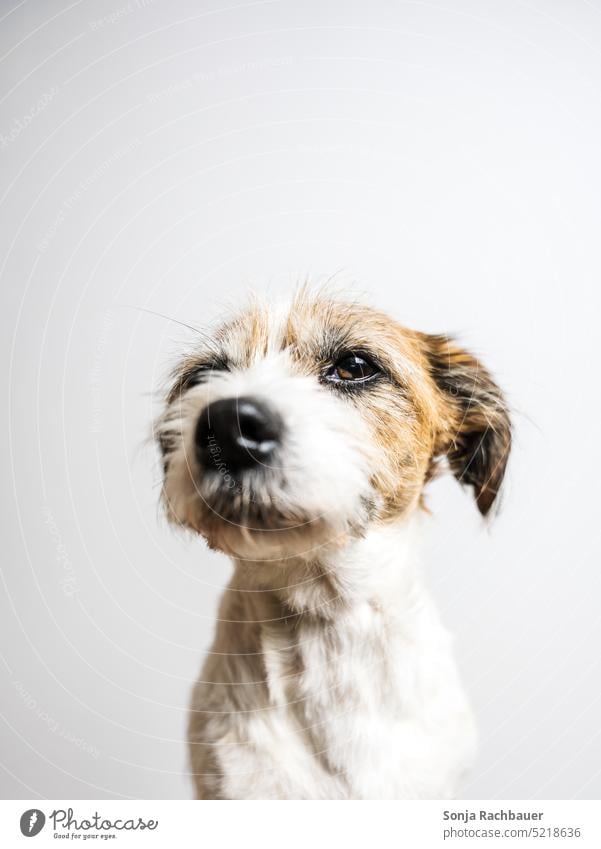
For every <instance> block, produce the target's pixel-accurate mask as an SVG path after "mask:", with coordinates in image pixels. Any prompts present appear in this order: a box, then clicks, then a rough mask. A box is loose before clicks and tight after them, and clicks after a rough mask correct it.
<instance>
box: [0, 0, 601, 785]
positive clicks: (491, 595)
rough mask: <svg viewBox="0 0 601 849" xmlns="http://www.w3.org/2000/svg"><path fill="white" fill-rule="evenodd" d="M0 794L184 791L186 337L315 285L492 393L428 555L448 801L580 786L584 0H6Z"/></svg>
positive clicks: (592, 179)
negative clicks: (481, 437)
mask: <svg viewBox="0 0 601 849" xmlns="http://www.w3.org/2000/svg"><path fill="white" fill-rule="evenodd" d="M1 9H2V14H3V15H4V18H3V20H2V22H1V31H2V46H1V53H0V57H1V58H0V71H1V72H2V80H1V83H0V99H1V104H0V109H1V110H2V113H1V117H0V155H1V158H2V166H3V168H2V177H1V183H0V213H1V216H2V221H1V224H0V264H1V265H0V274H1V282H2V304H1V306H0V320H1V321H2V325H3V327H2V332H1V335H0V346H1V358H2V363H3V366H4V367H3V370H2V371H3V375H2V382H3V386H2V388H3V393H4V394H3V397H4V398H5V399H6V410H7V421H6V422H5V423H3V424H6V430H5V433H4V434H3V437H2V450H3V452H5V454H4V460H3V465H2V469H3V474H2V499H3V500H2V512H1V515H2V517H3V536H2V558H1V559H2V580H3V582H4V585H3V589H2V594H1V597H0V628H1V630H2V639H1V644H0V650H1V653H2V654H1V657H0V676H1V681H2V699H1V711H2V716H3V719H2V721H0V762H1V766H0V791H1V794H2V795H4V796H8V797H24V796H26V797H37V796H45V797H48V796H50V797H53V798H57V797H64V798H97V797H105V796H106V797H116V798H119V797H146V798H161V797H165V798H187V797H189V795H190V793H191V787H190V783H189V781H188V779H187V777H186V775H185V772H186V769H187V766H186V752H185V746H184V742H183V740H184V733H185V721H186V704H187V699H188V694H189V690H190V686H191V682H192V680H193V679H194V676H195V675H196V673H197V670H198V667H199V664H200V661H201V658H202V655H203V652H204V651H205V650H206V648H207V646H208V643H209V640H210V638H211V633H212V627H213V622H214V618H215V608H216V602H217V599H218V596H219V593H220V590H221V588H222V586H223V584H224V583H225V581H226V579H227V575H228V572H229V570H228V565H227V562H226V561H225V558H223V557H220V556H218V555H215V554H210V553H208V552H207V551H206V549H205V548H204V545H203V543H202V542H201V541H199V540H197V541H194V540H192V541H190V540H185V539H182V538H178V537H177V536H176V535H175V534H174V533H173V532H172V531H171V530H170V529H169V528H168V527H166V525H165V523H164V520H162V518H161V515H160V512H159V510H158V507H157V501H158V487H159V480H160V469H159V465H158V462H157V457H156V455H155V453H154V449H153V448H152V446H151V445H149V444H148V442H145V440H147V437H148V434H149V432H150V423H151V420H152V417H153V415H154V414H155V413H156V410H157V391H158V390H160V387H161V385H162V381H163V380H164V378H165V375H166V373H167V370H168V367H169V366H170V364H171V363H172V362H173V358H174V356H175V355H176V354H177V351H178V350H179V349H180V348H181V346H182V344H183V343H185V342H186V341H188V340H189V338H190V335H189V334H188V333H187V332H186V330H185V329H184V328H182V327H180V326H178V325H176V324H174V323H172V322H169V321H167V320H163V319H161V318H159V317H157V316H154V315H152V314H149V313H146V312H142V311H141V310H140V308H145V309H148V310H153V311H156V312H159V313H164V314H166V315H168V316H172V317H174V318H176V319H180V320H183V321H187V322H196V323H199V324H204V323H205V322H207V321H208V320H210V319H211V318H212V317H213V316H215V315H216V314H218V313H219V311H220V310H221V309H222V308H223V306H224V304H228V303H231V302H232V301H233V302H234V303H236V302H238V301H239V300H240V298H241V297H242V296H243V294H244V293H245V292H246V291H247V289H248V288H249V287H251V286H252V287H255V288H257V289H259V290H261V291H265V290H267V291H269V292H272V293H274V294H280V293H284V292H287V291H290V290H291V288H292V287H293V285H294V284H295V282H297V281H298V280H300V279H304V278H305V277H307V276H308V277H309V278H311V279H313V280H315V281H320V280H323V279H324V278H326V277H328V276H330V275H332V274H334V273H336V274H337V275H338V280H339V281H341V282H343V283H344V284H348V285H350V286H354V287H355V288H356V289H358V290H359V291H362V292H365V293H366V294H367V297H368V299H369V300H370V301H372V302H373V303H375V304H377V305H378V306H381V307H384V308H386V309H388V310H390V311H391V312H392V313H393V314H394V315H395V316H396V317H397V318H399V319H400V320H402V321H403V322H405V323H406V324H408V325H410V326H413V327H416V328H418V329H421V330H427V331H439V332H456V333H459V334H460V337H461V339H462V340H463V341H464V342H465V344H467V345H468V346H470V347H471V348H473V349H474V350H475V351H477V352H478V353H479V354H480V355H481V356H482V358H483V360H484V362H485V363H486V364H487V365H488V366H489V367H490V368H491V369H492V370H493V372H494V373H495V375H496V376H497V378H498V380H499V382H500V383H501V385H502V386H503V387H504V388H505V389H506V391H507V394H508V396H509V399H510V401H511V404H512V408H513V409H514V419H515V430H516V438H515V450H514V454H513V458H512V462H511V466H510V470H509V480H508V485H507V488H506V492H505V499H504V509H503V512H502V513H501V516H500V517H499V518H498V519H497V521H496V522H495V523H494V524H493V525H492V526H491V528H490V530H486V529H484V528H483V525H482V523H481V521H480V520H479V518H478V516H477V513H476V510H475V507H474V505H473V503H472V502H471V501H470V499H469V497H468V496H467V495H466V494H463V493H462V492H461V491H460V489H459V487H458V486H457V484H456V483H455V482H454V481H452V480H450V479H448V480H445V481H440V482H437V483H436V484H435V485H434V486H432V487H431V492H430V498H429V503H430V506H431V508H432V510H433V516H432V518H431V519H429V520H428V521H427V522H426V537H425V539H424V545H423V560H424V569H425V570H426V571H427V573H428V577H429V582H430V584H431V586H432V589H433V592H434V594H435V596H436V598H437V599H438V602H439V604H440V606H441V608H442V612H443V616H444V619H445V621H446V622H447V624H448V625H449V627H450V628H451V629H452V630H453V631H454V633H455V634H456V647H457V653H458V658H459V662H460V666H461V669H462V672H463V675H464V678H465V682H466V686H467V688H468V690H469V692H470V694H471V697H472V701H473V704H474V707H475V710H476V714H477V717H478V723H479V727H480V732H481V738H482V740H481V749H480V756H479V761H478V763H477V766H476V769H475V770H474V772H473V773H472V775H471V777H470V779H469V782H468V785H467V787H466V790H465V795H466V796H468V797H470V796H471V797H473V798H479V797H483V798H487V797H491V798H514V799H515V798H530V797H540V798H559V797H572V796H575V797H583V798H591V797H595V796H597V797H598V796H599V793H601V757H600V755H601V733H600V728H599V715H600V714H601V704H600V703H601V683H600V682H601V676H600V667H599V643H600V637H601V633H600V632H601V625H600V621H599V592H600V589H601V577H600V568H599V567H600V562H599V561H600V558H599V522H600V520H599V503H598V502H599V499H598V492H597V480H598V473H599V459H598V430H599V367H598V362H597V352H598V345H597V344H596V342H597V337H598V328H599V317H598V314H597V312H598V297H597V291H598V288H597V287H598V285H599V272H600V267H601V262H600V258H601V257H600V255H601V248H600V242H599V223H600V214H601V165H600V161H601V156H600V151H601V70H600V67H601V3H600V2H599V0H590V2H587V0H563V1H562V2H559V0H533V2H521V1H520V0H503V2H501V0H496V2H494V0H490V2H486V0H485V2H477V1H476V0H472V2H470V0H439V2H437V3H428V2H421V0H416V2H400V0H399V2H384V0H379V2H378V0H376V2H369V3H367V2H363V3H358V2H343V0H330V2H326V3H323V2H317V0H315V2H312V0H310V1H309V2H302V3H300V2H293V0H266V2H264V1H263V0H262V1H261V2H253V3H240V4H237V5H236V4H233V3H232V4H228V3H226V2H219V0H213V2H212V3H211V2H204V0H203V2H185V0H177V2H160V0H155V2H152V1H151V0H145V2H142V0H140V2H138V3H136V2H135V0H131V1H130V2H129V3H127V2H122V3H120V0H112V2H93V3H92V2H85V1H84V0H79V2H73V3H70V4H67V3H66V2H64V0H62V1H61V2H37V3H36V2H34V1H33V0H29V2H27V0H25V2H21V3H16V4H14V8H13V3H6V2H4V3H2V4H1Z"/></svg>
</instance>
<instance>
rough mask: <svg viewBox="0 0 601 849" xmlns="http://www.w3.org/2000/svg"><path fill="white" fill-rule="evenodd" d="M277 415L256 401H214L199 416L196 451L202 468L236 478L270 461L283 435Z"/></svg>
mask: <svg viewBox="0 0 601 849" xmlns="http://www.w3.org/2000/svg"><path fill="white" fill-rule="evenodd" d="M283 430H284V427H283V422H282V419H281V417H280V416H279V415H278V413H277V412H276V411H275V410H273V409H272V408H271V407H270V406H268V405H267V404H265V403H264V402H263V401H259V400H257V399H256V398H224V399H222V400H220V401H213V403H212V404H209V405H208V406H207V407H205V409H204V410H203V411H202V413H201V414H200V417H199V419H198V422H197V425H196V432H195V448H196V456H197V459H198V461H199V463H200V464H201V466H202V467H203V468H204V469H205V470H207V471H209V470H217V471H224V472H227V473H229V474H230V475H232V476H234V477H235V476H237V475H239V474H240V473H241V472H243V471H246V470H258V469H260V468H261V467H266V466H269V464H270V463H271V462H272V461H273V458H274V455H275V452H276V451H277V449H278V447H279V445H280V443H281V439H282V434H283Z"/></svg>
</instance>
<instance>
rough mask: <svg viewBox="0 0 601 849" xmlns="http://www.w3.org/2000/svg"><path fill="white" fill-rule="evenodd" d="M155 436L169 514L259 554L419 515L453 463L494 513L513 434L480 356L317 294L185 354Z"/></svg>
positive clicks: (263, 308)
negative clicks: (431, 486)
mask: <svg viewBox="0 0 601 849" xmlns="http://www.w3.org/2000/svg"><path fill="white" fill-rule="evenodd" d="M156 434H157V438H158V442H159V445H160V449H161V453H162V458H163V465H164V486H163V496H164V501H165V505H166V508H167V513H168V516H169V518H170V519H171V520H172V521H174V522H176V523H177V524H180V525H183V526H186V527H188V528H192V529H193V530H195V531H197V532H199V533H200V534H202V535H203V536H205V537H206V539H207V541H208V543H209V545H211V546H212V547H214V548H218V549H221V550H222V551H225V552H227V553H229V554H232V555H234V556H237V557H243V558H252V559H260V558H262V557H267V558H269V557H277V556H290V555H307V556H311V554H312V553H313V554H314V553H315V549H316V548H318V547H322V546H327V545H339V544H342V543H343V542H344V541H346V540H347V539H348V538H349V537H350V536H360V535H361V534H363V533H365V531H366V529H367V528H368V526H369V525H370V524H371V523H385V522H390V521H394V520H398V519H401V518H403V517H406V516H408V515H409V513H410V512H411V511H413V510H414V509H415V508H416V507H417V506H418V505H419V503H420V501H421V496H422V492H423V489H424V486H425V484H426V483H427V481H428V480H429V479H430V478H431V477H432V475H433V473H434V470H435V468H436V466H437V465H438V461H439V460H440V459H443V458H445V457H446V459H447V461H448V465H449V467H450V468H451V470H452V472H453V473H454V474H455V476H456V477H457V478H458V479H459V480H460V481H461V482H462V483H463V484H466V485H468V486H470V487H471V488H472V489H473V492H474V495H475V499H476V504H477V506H478V508H479V510H480V512H481V513H482V514H483V515H486V514H487V513H488V512H489V510H490V508H491V506H492V505H493V502H494V501H495V498H496V496H497V493H498V490H499V487H500V484H501V481H502V479H503V474H504V471H505V464H506V461H507V457H508V454H509V449H510V443H511V430H510V422H509V417H508V413H507V409H506V406H505V403H504V400H503V396H502V394H501V391H500V390H499V388H498V387H497V386H496V384H495V383H494V382H493V380H492V378H491V377H490V375H489V374H488V372H487V371H486V370H485V369H484V368H483V367H482V366H481V364H480V363H479V362H478V360H477V359H475V358H474V357H473V356H472V355H470V354H469V353H467V352H466V351H464V350H463V349H461V348H459V347H457V346H456V345H454V344H453V343H452V342H451V341H449V339H448V338H447V337H445V336H430V335H427V334H423V333H417V332H415V331H412V330H408V329H406V328H404V327H401V326H400V325H398V324H397V323H395V322H394V321H392V320H391V319H390V318H388V317H387V316H386V315H384V314H382V313H380V312H377V311H376V310H374V309H371V308H368V307H365V306H363V305H360V304H358V303H345V302H341V301H339V300H337V299H335V298H330V297H327V296H323V295H321V296H319V295H318V296H312V295H311V294H309V293H308V292H307V291H301V292H300V293H299V294H298V295H297V296H296V297H295V298H294V300H293V301H292V304H291V305H290V306H289V308H287V309H282V308H272V307H270V306H268V305H261V304H258V303H254V304H253V305H251V306H250V307H249V308H248V309H246V310H244V311H243V312H241V313H240V314H239V315H237V316H236V317H235V318H233V319H232V320H230V321H227V322H225V323H224V324H223V325H221V327H219V329H218V330H217V331H216V332H215V333H214V334H213V335H212V336H211V337H210V338H208V339H206V340H205V341H204V342H203V343H202V344H200V345H199V346H198V348H197V350H195V351H194V353H193V354H192V355H190V356H187V357H186V358H185V359H184V360H183V361H182V362H181V363H180V364H179V365H178V367H177V369H176V372H175V374H174V380H173V385H172V387H171V390H170V392H169V394H168V397H167V403H166V408H165V411H164V413H163V415H162V416H161V418H160V420H159V422H158V424H157V429H156Z"/></svg>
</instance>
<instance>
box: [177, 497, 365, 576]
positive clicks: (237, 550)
mask: <svg viewBox="0 0 601 849" xmlns="http://www.w3.org/2000/svg"><path fill="white" fill-rule="evenodd" d="M212 496H213V497H211V498H210V497H204V498H202V499H199V501H198V505H197V509H196V510H193V511H192V515H189V516H188V522H187V524H188V525H189V526H190V527H191V528H192V529H193V530H194V531H196V532H197V533H199V534H200V535H201V536H203V537H204V538H205V539H206V541H207V543H208V545H209V547H210V548H213V549H216V550H218V551H222V552H224V553H225V554H228V555H229V556H230V557H235V558H239V559H244V560H274V559H287V558H291V557H301V558H306V559H312V558H315V557H316V556H319V553H320V552H322V551H323V550H324V549H327V548H338V547H340V546H342V545H344V544H345V542H347V541H348V539H349V538H350V537H352V536H358V535H360V534H361V532H362V527H363V523H359V525H357V523H351V522H350V521H348V522H347V521H344V520H341V517H340V516H336V518H335V519H329V518H328V516H327V515H326V514H325V513H323V512H317V511H315V512H313V511H311V512H310V511H308V510H304V509H303V508H301V507H300V506H299V507H297V508H295V507H294V506H292V505H286V506H287V507H288V509H287V510H284V509H282V508H281V507H278V506H277V503H274V502H273V501H269V502H265V501H260V500H254V501H252V502H250V503H244V502H241V503H237V501H236V499H235V498H230V499H229V500H228V499H227V498H224V497H217V498H216V497H215V493H214V492H213V493H212Z"/></svg>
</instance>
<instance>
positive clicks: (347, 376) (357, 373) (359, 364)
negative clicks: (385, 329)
mask: <svg viewBox="0 0 601 849" xmlns="http://www.w3.org/2000/svg"><path fill="white" fill-rule="evenodd" d="M377 374H380V369H379V368H378V367H377V366H376V365H374V363H372V362H371V360H368V359H367V357H364V356H362V355H361V354H345V355H344V356H343V357H341V358H340V359H339V360H338V361H337V362H336V363H334V365H333V366H331V367H330V368H329V369H328V371H327V372H326V375H325V376H326V379H327V380H330V381H332V382H333V383H347V382H352V383H364V382H365V381H366V380H371V378H373V377H375V376H376V375H377Z"/></svg>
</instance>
